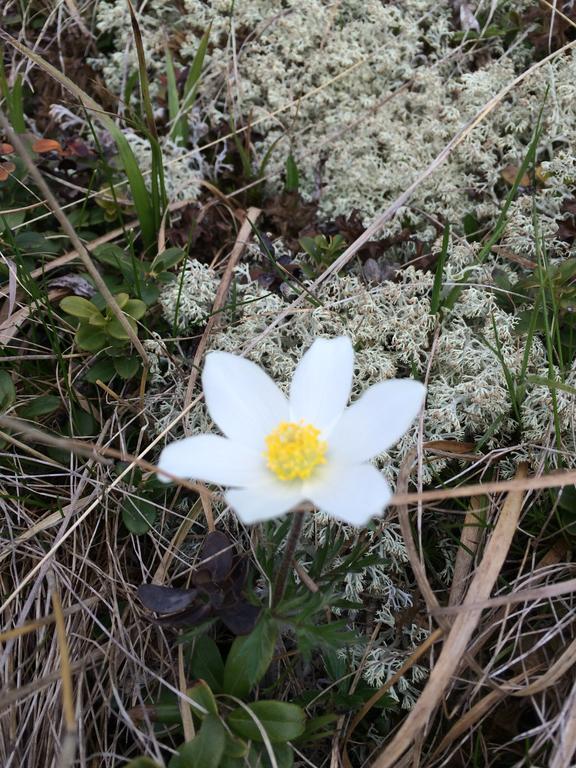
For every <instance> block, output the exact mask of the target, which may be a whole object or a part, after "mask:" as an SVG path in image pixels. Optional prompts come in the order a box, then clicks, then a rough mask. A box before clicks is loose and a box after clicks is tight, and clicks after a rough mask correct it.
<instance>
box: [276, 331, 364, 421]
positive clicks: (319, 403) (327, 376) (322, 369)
mask: <svg viewBox="0 0 576 768" xmlns="http://www.w3.org/2000/svg"><path fill="white" fill-rule="evenodd" d="M353 373H354V350H353V349H352V342H351V341H350V339H349V338H348V337H347V336H339V337H338V338H336V339H316V341H315V342H314V343H313V344H312V346H311V347H310V349H309V350H308V351H307V352H306V354H305V355H304V357H303V358H302V359H301V360H300V362H299V363H298V367H297V368H296V371H295V372H294V378H293V379H292V386H291V387H290V418H291V420H292V421H300V420H302V421H304V422H305V423H306V424H312V425H313V426H315V427H316V428H317V429H319V430H320V431H321V432H322V433H323V436H326V435H327V434H329V433H330V430H331V429H332V427H333V426H334V424H336V422H337V421H338V419H339V418H340V416H341V415H342V412H343V410H344V408H345V407H346V403H347V402H348V398H349V397H350V389H351V387H352V375H353Z"/></svg>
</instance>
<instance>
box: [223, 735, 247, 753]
mask: <svg viewBox="0 0 576 768" xmlns="http://www.w3.org/2000/svg"><path fill="white" fill-rule="evenodd" d="M224 754H225V755H226V757H236V758H238V757H246V755H247V754H248V744H247V743H246V742H245V741H243V740H242V739H239V738H238V737H237V736H231V735H230V734H229V733H227V734H226V747H225V748H224Z"/></svg>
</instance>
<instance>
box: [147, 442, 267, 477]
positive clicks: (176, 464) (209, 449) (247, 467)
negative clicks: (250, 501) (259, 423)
mask: <svg viewBox="0 0 576 768" xmlns="http://www.w3.org/2000/svg"><path fill="white" fill-rule="evenodd" d="M158 466H159V467H160V469H165V470H166V471H167V472H170V474H172V475H176V477H184V478H187V479H190V480H204V481H206V482H208V483H217V484H218V485H238V486H244V485H253V484H254V483H261V482H262V477H263V476H264V473H265V471H266V469H265V466H264V460H263V458H262V456H260V454H259V453H258V452H257V451H253V450H251V449H249V448H246V446H244V445H240V444H238V443H234V442H233V441H232V440H227V439H226V438H225V437H218V436H217V435H198V436H197V437H186V438H185V439H184V440H177V441H176V442H174V443H170V445H167V446H166V448H164V450H163V451H162V453H161V454H160V459H159V461H158ZM158 477H159V478H160V480H163V481H165V482H170V480H169V479H168V478H167V477H166V476H165V475H159V476H158Z"/></svg>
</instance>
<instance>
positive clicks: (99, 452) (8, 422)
mask: <svg viewBox="0 0 576 768" xmlns="http://www.w3.org/2000/svg"><path fill="white" fill-rule="evenodd" d="M0 424H1V425H3V426H5V427H6V428H7V429H12V430H14V431H16V432H21V433H22V434H24V435H26V436H27V437H30V438H32V439H33V440H37V441H38V442H39V443H44V444H45V445H52V446H54V447H55V448H61V449H63V450H65V451H69V452H70V453H75V454H78V455H80V456H89V457H91V458H100V460H101V461H105V460H106V459H107V458H113V459H119V460H120V461H130V462H132V463H133V464H135V465H137V466H139V467H141V468H142V469H144V470H147V471H148V472H158V473H160V474H162V475H165V476H166V477H167V478H169V479H170V480H173V481H174V482H177V483H178V485H181V486H183V487H184V488H188V490H190V491H195V492H196V493H199V494H201V495H202V494H204V495H208V496H211V495H212V494H211V492H210V491H209V490H208V489H207V488H206V487H205V486H204V485H201V484H200V483H192V482H190V481H188V480H183V479H182V478H178V477H176V475H173V474H172V473H170V472H166V471H164V470H163V469H160V468H159V467H157V466H156V465H155V464H150V462H148V461H144V460H143V459H142V458H140V457H138V456H132V454H130V453H127V452H126V451H118V450H116V449H114V448H110V447H104V446H100V445H95V444H94V443H88V442H84V441H80V440H73V439H72V438H67V437H54V436H53V435H49V434H47V433H46V432H42V431H41V430H39V429H35V428H34V427H31V426H29V424H28V423H27V422H25V421H22V420H20V419H15V418H13V417H11V416H0Z"/></svg>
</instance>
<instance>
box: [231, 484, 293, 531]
mask: <svg viewBox="0 0 576 768" xmlns="http://www.w3.org/2000/svg"><path fill="white" fill-rule="evenodd" d="M303 500H304V497H303V495H302V485H301V483H296V484H293V483H276V482H270V483H266V484H264V485H259V486H255V487H253V488H242V489H240V490H232V491H228V492H227V493H226V501H227V502H228V504H230V506H231V507H232V509H233V510H234V511H235V512H236V514H237V515H238V517H239V518H240V520H242V522H243V523H246V524H247V525H251V524H252V523H259V522H262V521H263V520H271V519H272V518H273V517H279V516H280V515H283V514H284V513H285V512H289V511H290V510H291V509H293V508H294V507H296V506H298V504H300V503H301V502H302V501H303Z"/></svg>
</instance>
